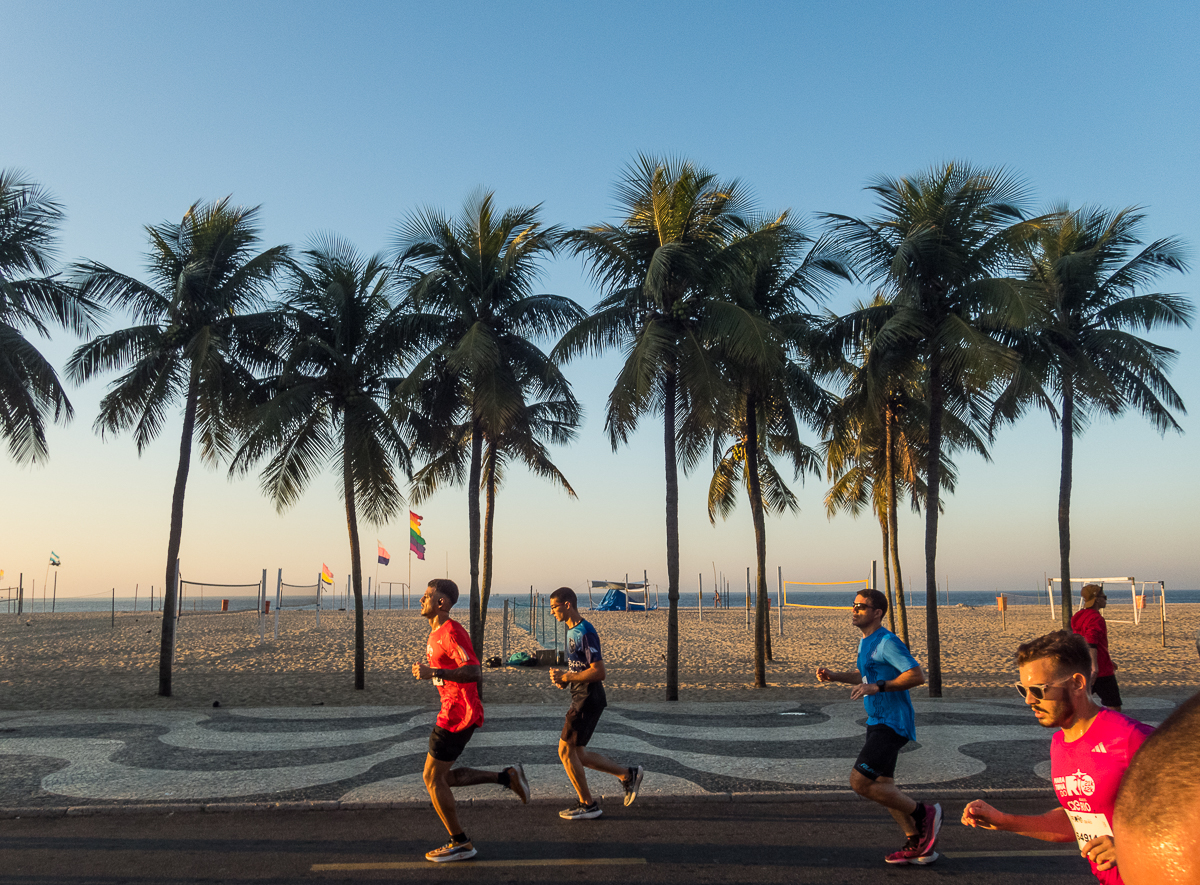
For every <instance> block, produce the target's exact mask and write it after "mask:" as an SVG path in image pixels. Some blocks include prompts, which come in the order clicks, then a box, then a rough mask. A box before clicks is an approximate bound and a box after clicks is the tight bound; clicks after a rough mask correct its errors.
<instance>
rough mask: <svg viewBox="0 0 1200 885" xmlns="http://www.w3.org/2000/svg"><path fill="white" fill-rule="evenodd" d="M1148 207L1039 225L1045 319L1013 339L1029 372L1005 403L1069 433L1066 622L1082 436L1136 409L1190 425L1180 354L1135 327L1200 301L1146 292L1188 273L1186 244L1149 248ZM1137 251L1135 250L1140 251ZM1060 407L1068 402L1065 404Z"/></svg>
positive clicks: (1059, 217)
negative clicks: (1075, 464)
mask: <svg viewBox="0 0 1200 885" xmlns="http://www.w3.org/2000/svg"><path fill="white" fill-rule="evenodd" d="M1143 220H1144V215H1143V214H1142V213H1141V211H1140V210H1139V209H1137V208H1134V207H1131V208H1126V209H1122V210H1120V211H1118V212H1107V211H1104V210H1101V209H1096V208H1086V207H1085V208H1082V209H1079V210H1077V211H1075V212H1070V211H1068V210H1067V209H1065V208H1061V209H1058V210H1056V211H1054V212H1052V213H1050V214H1049V215H1048V216H1046V220H1045V221H1044V222H1043V223H1041V224H1039V225H1038V228H1037V236H1036V241H1035V244H1034V248H1032V249H1030V250H1029V252H1028V253H1027V262H1028V264H1027V279H1028V281H1029V284H1030V286H1031V288H1032V290H1033V291H1034V292H1035V293H1036V303H1037V307H1038V313H1037V317H1038V320H1037V322H1036V323H1035V324H1034V325H1033V326H1032V327H1031V328H1030V329H1028V330H1026V331H1024V332H1023V333H1022V334H1019V335H1017V336H1015V337H1014V345H1015V346H1016V347H1017V348H1018V350H1019V351H1020V352H1021V353H1022V355H1023V357H1024V360H1023V364H1022V371H1021V372H1020V373H1018V375H1017V376H1015V377H1014V380H1013V383H1012V384H1011V385H1010V386H1009V388H1008V389H1007V390H1006V391H1005V393H1004V395H1003V396H1002V398H1001V400H1000V401H999V403H998V408H997V412H998V415H1000V416H1001V417H1004V418H1008V419H1013V418H1015V417H1016V416H1017V415H1019V414H1020V413H1021V412H1022V411H1023V410H1024V408H1025V407H1026V406H1027V405H1028V404H1030V403H1035V404H1040V405H1042V406H1043V407H1045V408H1046V409H1047V411H1049V413H1050V416H1051V420H1053V421H1054V422H1055V423H1056V424H1057V425H1058V426H1059V430H1060V432H1061V434H1062V466H1061V473H1060V480H1059V491H1058V550H1059V570H1060V572H1059V573H1060V577H1061V578H1062V584H1061V592H1062V618H1063V627H1064V629H1069V628H1070V622H1071V485H1072V461H1073V458H1074V444H1075V437H1076V436H1078V435H1079V434H1081V433H1082V432H1083V431H1084V430H1085V429H1086V428H1087V425H1088V423H1089V421H1090V420H1091V417H1092V416H1093V415H1094V414H1097V413H1103V414H1108V415H1114V416H1115V415H1119V414H1121V413H1122V412H1124V411H1125V410H1126V409H1128V408H1134V409H1136V410H1137V411H1139V412H1141V413H1142V414H1143V415H1144V416H1146V417H1147V418H1149V419H1150V420H1151V421H1153V422H1154V425H1155V427H1156V428H1157V429H1158V431H1159V432H1160V433H1166V432H1167V431H1168V430H1176V431H1181V428H1180V426H1179V424H1178V422H1177V421H1176V420H1175V418H1174V416H1172V414H1171V410H1172V409H1174V410H1176V411H1179V412H1184V411H1185V410H1184V406H1183V400H1182V399H1181V398H1180V397H1179V394H1178V393H1177V392H1176V391H1175V389H1174V388H1173V387H1172V386H1171V384H1170V382H1168V381H1167V377H1166V372H1167V370H1168V369H1169V368H1170V366H1171V365H1172V363H1174V361H1175V357H1176V352H1175V351H1174V350H1171V349H1170V348H1166V347H1162V346H1160V345H1157V344H1153V343H1152V342H1150V341H1147V340H1146V339H1144V338H1140V337H1138V336H1137V335H1135V334H1134V333H1133V331H1131V330H1145V331H1147V332H1149V331H1152V330H1153V329H1156V328H1160V327H1171V326H1173V327H1180V326H1184V327H1186V326H1190V324H1191V320H1192V316H1193V308H1192V305H1191V303H1190V302H1189V301H1188V300H1187V299H1186V298H1183V297H1181V296H1178V295H1168V294H1162V293H1157V292H1156V293H1149V294H1141V293H1140V290H1142V289H1143V288H1144V287H1145V286H1147V285H1149V284H1150V283H1152V282H1153V281H1154V280H1156V279H1158V278H1159V277H1160V276H1162V275H1163V274H1165V273H1167V272H1169V271H1184V270H1186V269H1187V263H1186V261H1185V260H1184V254H1183V246H1182V243H1181V242H1180V241H1179V240H1178V239H1175V238H1164V239H1160V240H1156V241H1154V242H1153V243H1150V244H1149V245H1148V246H1145V247H1144V248H1141V249H1140V250H1138V249H1137V247H1139V246H1141V245H1142V240H1141V239H1140V229H1141V227H1142V222H1143ZM1135 250H1136V251H1135ZM1056 407H1061V410H1060V409H1059V408H1056Z"/></svg>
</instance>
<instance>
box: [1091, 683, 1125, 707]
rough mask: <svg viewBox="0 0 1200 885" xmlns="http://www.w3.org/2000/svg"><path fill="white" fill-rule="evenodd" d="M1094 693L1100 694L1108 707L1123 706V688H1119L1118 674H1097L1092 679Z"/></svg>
mask: <svg viewBox="0 0 1200 885" xmlns="http://www.w3.org/2000/svg"><path fill="white" fill-rule="evenodd" d="M1092 694H1094V695H1099V696H1100V703H1102V704H1104V706H1106V707H1119V706H1121V689H1119V688H1117V677H1116V676H1097V677H1096V678H1095V679H1094V680H1092Z"/></svg>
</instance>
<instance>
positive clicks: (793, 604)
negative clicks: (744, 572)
mask: <svg viewBox="0 0 1200 885" xmlns="http://www.w3.org/2000/svg"><path fill="white" fill-rule="evenodd" d="M870 586H871V579H870V577H869V576H868V577H866V578H863V579H860V580H858V581H784V582H783V604H784V605H785V606H787V607H790V608H826V609H835V610H840V611H849V610H850V606H848V605H812V604H810V603H807V602H799V601H797V600H800V599H803V598H804V593H805V591H807V592H810V593H811V592H813V591H814V590H817V589H821V590H826V591H837V590H839V589H845V590H867V589H869V588H870ZM789 588H790V589H791V593H792V597H791V599H788V590H789Z"/></svg>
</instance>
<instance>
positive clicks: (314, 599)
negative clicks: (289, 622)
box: [275, 581, 321, 609]
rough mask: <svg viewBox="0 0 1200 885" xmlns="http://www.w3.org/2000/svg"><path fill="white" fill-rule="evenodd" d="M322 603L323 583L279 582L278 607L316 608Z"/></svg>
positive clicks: (276, 604)
mask: <svg viewBox="0 0 1200 885" xmlns="http://www.w3.org/2000/svg"><path fill="white" fill-rule="evenodd" d="M320 604H321V585H320V584H319V583H316V584H285V583H283V582H282V581H281V582H280V583H279V595H278V599H277V601H276V603H275V606H276V608H280V609H284V608H292V609H300V608H316V607H317V606H318V605H320Z"/></svg>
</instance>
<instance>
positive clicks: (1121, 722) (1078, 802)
mask: <svg viewBox="0 0 1200 885" xmlns="http://www.w3.org/2000/svg"><path fill="white" fill-rule="evenodd" d="M1153 731H1154V729H1153V728H1151V727H1150V726H1149V725H1144V724H1142V723H1141V722H1138V721H1137V720H1136V719H1130V718H1129V717H1128V716H1124V715H1122V714H1120V713H1118V712H1116V711H1115V710H1108V709H1101V710H1100V712H1099V713H1098V714H1097V716H1096V718H1095V719H1093V720H1092V724H1091V725H1090V726H1089V727H1088V730H1087V731H1086V732H1084V734H1083V737H1081V738H1079V739H1078V740H1076V741H1071V742H1070V743H1068V742H1067V740H1066V739H1065V738H1064V737H1063V733H1062V731H1058V732H1055V734H1054V737H1053V738H1052V739H1051V741H1050V776H1051V778H1052V779H1053V781H1054V793H1055V795H1057V796H1058V801H1059V803H1060V804H1061V805H1062V807H1063V808H1065V809H1066V810H1067V814H1069V815H1071V816H1072V818H1073V820H1072V824H1073V825H1074V827H1075V832H1076V834H1077V835H1078V834H1079V833H1081V832H1083V833H1087V834H1089V835H1093V836H1098V835H1104V834H1111V833H1112V815H1113V806H1114V805H1115V804H1116V802H1117V788H1118V787H1120V786H1121V778H1123V777H1124V776H1125V770H1126V769H1127V768H1129V763H1130V762H1131V761H1133V755H1134V753H1136V752H1137V751H1138V747H1140V746H1141V745H1142V743H1143V742H1144V741H1145V740H1146V737H1147V736H1148V735H1149V734H1150V733H1151V732H1153ZM1092 874H1093V875H1094V876H1095V877H1096V878H1097V879H1099V880H1100V882H1101V883H1103V885H1124V883H1122V881H1121V875H1120V873H1119V872H1118V871H1117V869H1116V868H1115V867H1114V868H1113V869H1111V870H1105V871H1104V872H1100V871H1098V870H1097V869H1096V865H1095V864H1092Z"/></svg>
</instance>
